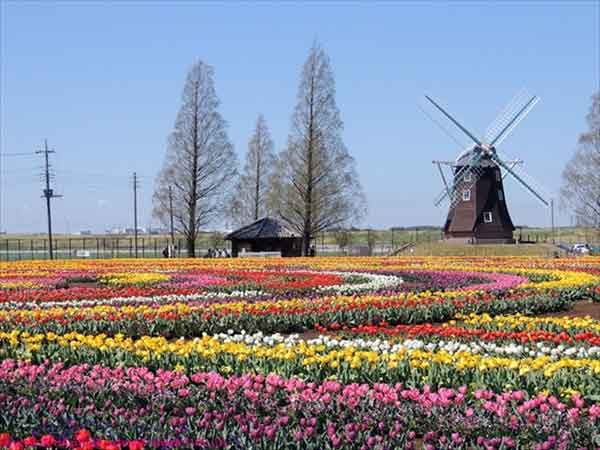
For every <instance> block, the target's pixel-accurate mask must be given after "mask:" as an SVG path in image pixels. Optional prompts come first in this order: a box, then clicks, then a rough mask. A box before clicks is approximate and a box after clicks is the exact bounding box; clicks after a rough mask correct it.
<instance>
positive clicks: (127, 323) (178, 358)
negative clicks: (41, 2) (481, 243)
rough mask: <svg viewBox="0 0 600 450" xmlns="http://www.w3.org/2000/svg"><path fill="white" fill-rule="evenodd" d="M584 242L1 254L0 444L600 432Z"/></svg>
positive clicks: (514, 443)
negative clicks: (270, 254) (463, 252)
mask: <svg viewBox="0 0 600 450" xmlns="http://www.w3.org/2000/svg"><path fill="white" fill-rule="evenodd" d="M577 302H600V258H595V257H581V258H556V259H549V258H533V257H424V258H421V257H404V258H367V257H364V258H363V257H354V258H352V257H345V258H342V257H340V258H256V259H251V258H243V259H234V258H223V259H186V260H183V259H163V260H156V259H154V260H150V259H129V260H69V261H19V262H10V263H0V449H10V450H18V449H41V448H56V449H79V450H84V449H85V450H92V449H103V450H117V449H129V450H141V449H203V450H204V449H206V450H208V449H227V450H241V449H256V450H270V449H274V450H301V449H311V450H321V449H323V450H327V449H353V450H394V449H426V450H438V449H439V450H443V449H464V450H467V449H469V450H470V449H483V450H492V449H495V450H500V449H531V450H552V449H556V450H558V449H574V450H589V449H600V321H598V320H594V319H593V318H591V317H580V316H577V317H576V316H573V315H569V313H568V311H569V309H571V308H572V307H573V306H574V305H575V304H576V303H577Z"/></svg>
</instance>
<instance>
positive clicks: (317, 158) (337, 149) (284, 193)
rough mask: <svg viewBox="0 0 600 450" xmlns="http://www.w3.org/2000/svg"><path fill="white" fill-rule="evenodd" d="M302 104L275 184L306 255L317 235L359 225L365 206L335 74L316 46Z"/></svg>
mask: <svg viewBox="0 0 600 450" xmlns="http://www.w3.org/2000/svg"><path fill="white" fill-rule="evenodd" d="M297 99H298V103H297V105H296V108H295V110H294V114H293V116H292V129H291V132H290V135H289V138H288V144H287V148H286V149H285V150H284V151H283V152H282V153H281V155H280V156H279V164H278V169H279V173H278V174H277V176H276V177H275V181H274V184H275V186H277V190H276V192H277V194H278V195H277V201H276V206H277V211H278V214H279V215H280V217H281V218H282V219H283V220H284V221H285V222H287V223H288V224H289V225H290V226H291V227H292V228H293V229H295V230H296V231H297V232H299V233H300V234H301V235H302V254H303V255H307V254H308V253H309V248H310V241H311V238H312V237H313V236H314V235H315V234H317V233H319V232H320V231H324V230H327V229H331V228H334V227H337V226H340V225H343V224H347V223H349V222H351V221H353V220H358V219H360V218H361V217H362V215H363V214H364V212H365V200H364V195H363V192H362V188H361V185H360V182H359V180H358V175H357V173H356V170H355V167H354V159H353V158H352V157H351V156H350V155H349V153H348V150H347V149H346V146H345V145H344V143H343V141H342V136H341V133H342V129H343V123H342V121H341V119H340V113H339V110H338V107H337V105H336V102H335V81H334V76H333V71H332V69H331V66H330V63H329V58H328V57H327V55H326V54H325V52H324V51H323V50H322V49H321V48H320V47H319V46H318V45H317V44H314V45H313V46H312V48H311V49H310V52H309V55H308V58H307V60H306V62H305V63H304V67H303V69H302V74H301V79H300V86H299V89H298V96H297Z"/></svg>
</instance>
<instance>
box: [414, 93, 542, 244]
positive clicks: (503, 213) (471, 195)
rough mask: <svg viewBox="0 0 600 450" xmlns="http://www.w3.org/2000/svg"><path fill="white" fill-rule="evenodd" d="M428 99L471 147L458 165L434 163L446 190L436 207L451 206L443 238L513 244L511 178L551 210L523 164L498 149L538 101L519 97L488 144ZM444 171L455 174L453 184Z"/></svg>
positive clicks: (490, 134)
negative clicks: (508, 201) (509, 197)
mask: <svg viewBox="0 0 600 450" xmlns="http://www.w3.org/2000/svg"><path fill="white" fill-rule="evenodd" d="M425 98H426V99H427V100H428V101H429V102H430V103H431V104H432V105H433V106H434V107H435V108H436V109H437V110H439V111H440V112H441V113H442V114H443V115H444V116H445V117H446V118H447V119H449V120H450V121H451V122H452V123H453V124H454V125H455V126H456V127H458V128H459V129H460V130H461V131H462V132H463V133H464V134H466V135H467V136H468V138H469V140H470V141H472V143H470V144H469V145H468V147H467V148H466V149H465V150H464V151H462V152H461V153H460V154H459V155H458V157H457V158H456V159H455V160H453V161H433V163H434V164H436V165H437V167H438V170H439V172H440V175H441V178H442V182H443V184H444V190H443V191H442V192H441V193H440V194H439V195H438V196H437V197H436V199H435V201H434V203H435V205H436V206H440V205H441V204H442V203H444V202H445V201H448V202H449V209H448V217H447V219H446V223H445V224H444V237H445V238H446V239H452V240H460V241H468V242H473V243H514V239H513V231H514V230H515V227H514V225H513V223H512V220H511V218H510V214H509V213H508V208H507V206H506V198H505V195H504V185H503V180H504V178H505V177H506V176H508V175H510V176H511V177H512V178H514V179H515V180H516V181H517V182H518V183H519V184H520V185H521V186H522V187H524V188H525V190H526V191H527V192H529V193H530V194H531V195H533V196H534V197H535V198H536V199H537V200H539V201H540V202H541V203H542V204H544V205H545V206H549V202H548V201H547V200H546V198H545V195H543V194H541V193H540V192H542V190H541V189H539V187H537V184H536V183H535V182H534V181H533V179H532V178H531V177H530V176H529V175H527V173H526V172H525V171H524V170H523V168H522V165H523V161H522V160H520V159H514V158H510V157H508V156H507V155H505V154H504V153H502V152H500V151H499V150H498V149H497V147H498V146H499V145H500V144H501V143H502V142H503V141H504V140H505V139H506V138H507V137H508V136H509V135H510V134H511V133H512V131H513V130H514V129H515V127H516V126H517V125H518V124H519V123H520V122H521V121H522V120H523V119H524V118H525V116H527V114H529V112H530V111H531V110H532V108H533V107H534V106H535V105H536V103H537V102H538V101H539V98H538V97H537V96H535V95H534V96H530V95H529V94H527V92H526V91H525V90H522V91H520V92H519V93H518V94H517V95H516V96H515V97H514V98H513V100H512V101H511V102H509V104H508V105H507V106H506V107H505V108H504V109H503V110H502V111H501V112H500V114H499V115H498V116H497V118H496V119H495V120H494V121H493V122H492V123H491V125H490V126H489V127H488V129H487V131H486V133H485V135H484V137H483V138H478V137H476V136H475V135H474V134H473V133H471V132H470V131H469V130H467V128H465V127H464V126H463V125H461V124H460V123H459V122H458V121H457V120H456V119H455V118H454V117H452V116H451V115H450V114H449V113H448V112H447V111H446V110H445V109H444V108H442V107H441V106H440V105H439V104H438V103H436V102H435V101H434V100H433V99H432V98H431V97H429V96H425ZM444 168H446V170H450V176H449V177H448V179H449V180H450V181H449V180H448V179H447V177H446V175H445V174H444ZM534 186H535V187H534Z"/></svg>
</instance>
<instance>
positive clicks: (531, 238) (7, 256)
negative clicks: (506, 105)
mask: <svg viewBox="0 0 600 450" xmlns="http://www.w3.org/2000/svg"><path fill="white" fill-rule="evenodd" d="M375 233H377V235H376V238H373V235H371V237H369V236H368V235H367V234H365V235H364V236H362V239H360V238H358V237H354V238H353V242H352V243H350V244H349V245H346V246H345V247H340V246H339V245H338V244H336V243H335V239H334V238H333V236H329V235H319V236H317V237H316V238H315V239H314V241H313V244H314V246H315V250H316V254H317V255H320V256H344V255H347V256H368V255H374V256H384V255H390V254H393V253H395V252H398V251H402V250H404V253H407V252H410V247H411V245H412V244H421V243H425V242H435V241H438V240H439V239H440V238H441V233H440V232H430V233H429V234H425V233H414V232H413V233H404V234H401V235H399V233H398V234H396V236H394V234H393V233H389V232H388V233H386V232H373V234H374V235H375ZM363 234H364V233H363ZM596 236H599V235H598V234H594V233H591V234H590V236H589V239H581V238H575V237H568V238H567V237H566V236H560V235H557V236H556V240H555V243H556V244H557V245H558V246H560V247H561V248H564V249H566V248H568V247H570V246H571V245H572V244H575V243H579V242H582V241H586V242H588V243H589V244H590V245H591V246H592V247H593V248H594V250H596V249H600V238H598V237H596ZM515 238H516V239H519V238H521V240H522V241H525V242H533V243H535V242H537V243H547V244H552V243H553V240H552V237H551V236H550V235H549V233H545V234H538V233H528V232H527V231H526V230H523V231H522V234H521V235H519V234H517V233H515ZM169 243H170V240H169V238H168V237H156V236H153V237H150V236H146V237H139V238H138V252H137V253H138V257H139V258H161V257H163V250H164V249H165V248H166V247H167V246H168V245H169ZM175 245H176V249H175V256H176V257H186V256H187V252H186V249H185V240H184V239H183V238H181V237H178V238H176V239H175ZM53 247H54V249H53V250H54V252H53V253H54V257H55V258H56V259H87V258H98V259H104V258H135V240H134V238H133V236H122V237H114V236H107V237H74V238H66V237H56V238H54V239H53ZM211 247H212V248H215V247H216V248H220V249H226V250H228V251H231V247H230V244H229V242H228V241H219V242H216V241H214V240H209V239H208V238H207V237H206V236H205V237H203V238H202V239H199V240H197V241H196V255H197V256H199V257H202V256H205V255H207V253H208V249H209V248H211ZM596 251H598V250H596ZM48 258H49V252H48V239H44V238H42V237H34V238H29V239H27V238H21V239H17V238H4V239H0V261H14V260H32V259H33V260H35V259H48Z"/></svg>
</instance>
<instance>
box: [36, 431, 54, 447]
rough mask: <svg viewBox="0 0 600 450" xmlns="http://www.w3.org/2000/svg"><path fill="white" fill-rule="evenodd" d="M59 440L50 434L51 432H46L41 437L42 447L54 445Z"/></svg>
mask: <svg viewBox="0 0 600 450" xmlns="http://www.w3.org/2000/svg"><path fill="white" fill-rule="evenodd" d="M56 444H57V441H56V439H55V438H54V436H52V435H50V434H45V435H43V436H42V437H41V439H40V445H41V446H42V447H52V446H53V445H56Z"/></svg>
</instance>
